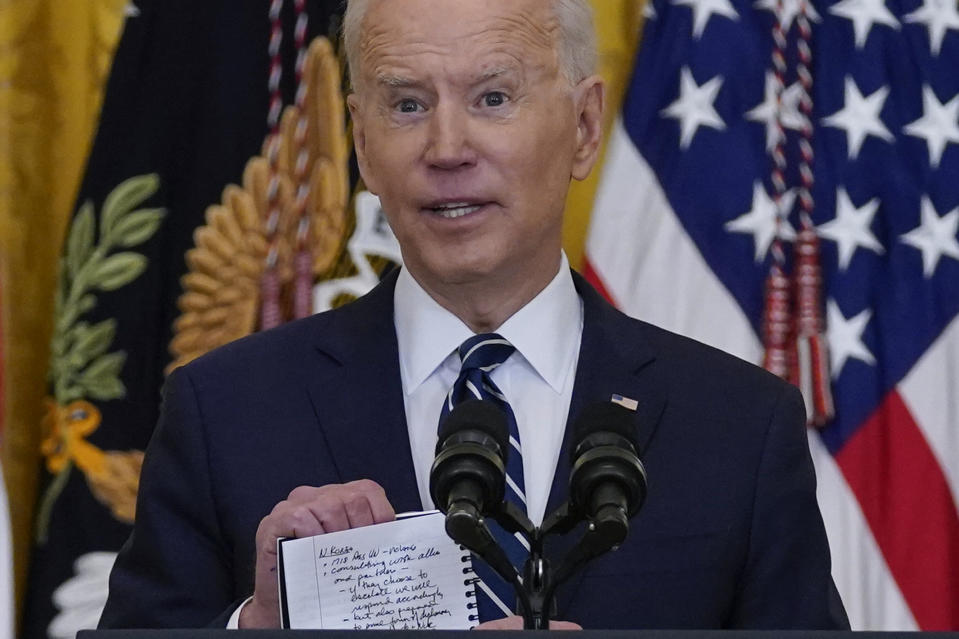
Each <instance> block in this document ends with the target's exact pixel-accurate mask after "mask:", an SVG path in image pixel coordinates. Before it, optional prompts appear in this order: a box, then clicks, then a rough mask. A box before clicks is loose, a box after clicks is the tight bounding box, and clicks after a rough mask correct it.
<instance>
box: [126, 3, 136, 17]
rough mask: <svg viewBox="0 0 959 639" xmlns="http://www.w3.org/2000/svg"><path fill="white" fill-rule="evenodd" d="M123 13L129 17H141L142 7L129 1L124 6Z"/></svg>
mask: <svg viewBox="0 0 959 639" xmlns="http://www.w3.org/2000/svg"><path fill="white" fill-rule="evenodd" d="M123 15H124V16H126V17H128V18H138V17H140V9H139V7H137V6H136V5H135V4H133V3H132V2H128V3H127V6H125V7H123Z"/></svg>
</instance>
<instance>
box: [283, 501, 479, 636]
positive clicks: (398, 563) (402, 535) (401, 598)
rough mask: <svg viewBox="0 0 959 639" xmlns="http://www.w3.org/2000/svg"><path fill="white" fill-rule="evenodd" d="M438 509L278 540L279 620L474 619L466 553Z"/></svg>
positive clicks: (435, 623) (443, 624)
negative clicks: (359, 525)
mask: <svg viewBox="0 0 959 639" xmlns="http://www.w3.org/2000/svg"><path fill="white" fill-rule="evenodd" d="M444 523H445V517H444V516H443V514H442V513H439V512H431V513H421V514H415V515H413V516H408V517H404V518H402V519H397V520H396V521H391V522H389V523H385V524H378V525H375V526H365V527H363V528H354V529H352V530H344V531H341V532H335V533H327V534H325V535H317V536H315V537H306V538H303V539H283V540H280V541H279V542H278V544H277V546H278V554H279V559H278V564H279V567H280V579H279V585H280V606H281V611H282V618H283V627H284V628H294V629H296V628H302V629H307V628H322V629H356V630H367V629H378V628H379V629H385V630H409V629H419V628H437V629H445V630H465V629H468V628H471V627H473V626H475V625H476V624H477V616H476V593H475V582H476V577H475V576H474V575H473V569H472V564H471V558H470V553H469V551H467V550H464V549H463V548H462V546H459V545H458V544H456V543H455V542H453V540H451V539H450V538H449V537H448V536H447V535H446V531H445V529H444Z"/></svg>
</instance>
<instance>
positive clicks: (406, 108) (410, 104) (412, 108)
mask: <svg viewBox="0 0 959 639" xmlns="http://www.w3.org/2000/svg"><path fill="white" fill-rule="evenodd" d="M396 110H397V111H399V112H400V113H416V112H417V111H419V110H420V105H419V103H418V102H417V101H416V100H413V99H412V98H405V99H403V100H400V101H399V102H397V104H396Z"/></svg>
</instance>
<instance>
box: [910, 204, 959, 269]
mask: <svg viewBox="0 0 959 639" xmlns="http://www.w3.org/2000/svg"><path fill="white" fill-rule="evenodd" d="M921 216H922V222H921V223H920V224H919V226H917V227H916V228H914V229H913V230H911V231H909V232H908V233H906V234H905V235H903V236H902V237H901V238H899V239H901V240H902V241H903V242H905V243H906V244H908V245H909V246H912V247H914V248H917V249H919V250H920V251H922V274H923V276H924V277H925V278H926V279H929V278H930V277H932V275H933V273H935V272H936V266H938V265H939V258H940V257H942V256H943V255H945V256H947V257H951V258H952V259H954V260H959V242H957V241H956V228H957V227H959V206H957V207H956V208H954V209H952V210H951V211H949V212H948V213H946V214H945V215H943V216H942V217H939V214H938V213H937V212H936V208H935V207H934V206H933V205H932V200H930V199H929V196H928V195H924V196H923V198H922V214H921Z"/></svg>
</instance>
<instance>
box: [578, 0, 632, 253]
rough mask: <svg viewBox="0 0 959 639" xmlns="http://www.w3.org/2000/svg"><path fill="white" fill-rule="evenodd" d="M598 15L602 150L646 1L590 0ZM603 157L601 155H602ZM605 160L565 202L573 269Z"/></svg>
mask: <svg viewBox="0 0 959 639" xmlns="http://www.w3.org/2000/svg"><path fill="white" fill-rule="evenodd" d="M591 4H592V5H593V12H594V14H595V17H596V31H597V35H598V38H599V72H600V75H602V76H603V78H604V79H605V80H606V120H605V122H604V136H603V140H604V142H603V153H605V149H606V144H605V141H606V139H608V137H609V131H610V128H611V127H612V124H613V121H614V120H615V118H616V115H617V114H618V113H619V108H620V106H621V105H622V102H623V95H624V94H625V92H626V88H627V83H628V82H629V77H630V74H631V72H632V70H633V57H634V56H635V54H636V46H637V44H638V43H639V30H640V27H641V26H642V8H643V5H644V0H591ZM602 157H603V156H602V155H600V158H602ZM602 168H603V167H602V160H600V162H599V163H598V164H597V166H596V167H595V168H594V169H593V172H592V174H590V176H589V178H588V179H587V180H585V181H583V182H574V183H573V186H572V188H571V189H570V192H569V197H568V198H567V201H566V219H565V220H564V223H563V246H564V248H565V249H566V254H567V255H568V256H569V262H570V264H571V265H572V266H573V267H574V268H581V267H582V265H583V244H584V242H585V241H586V230H587V228H588V226H589V214H590V211H591V210H592V208H593V196H594V195H595V193H596V186H597V185H598V183H599V176H600V173H601V172H602Z"/></svg>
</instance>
